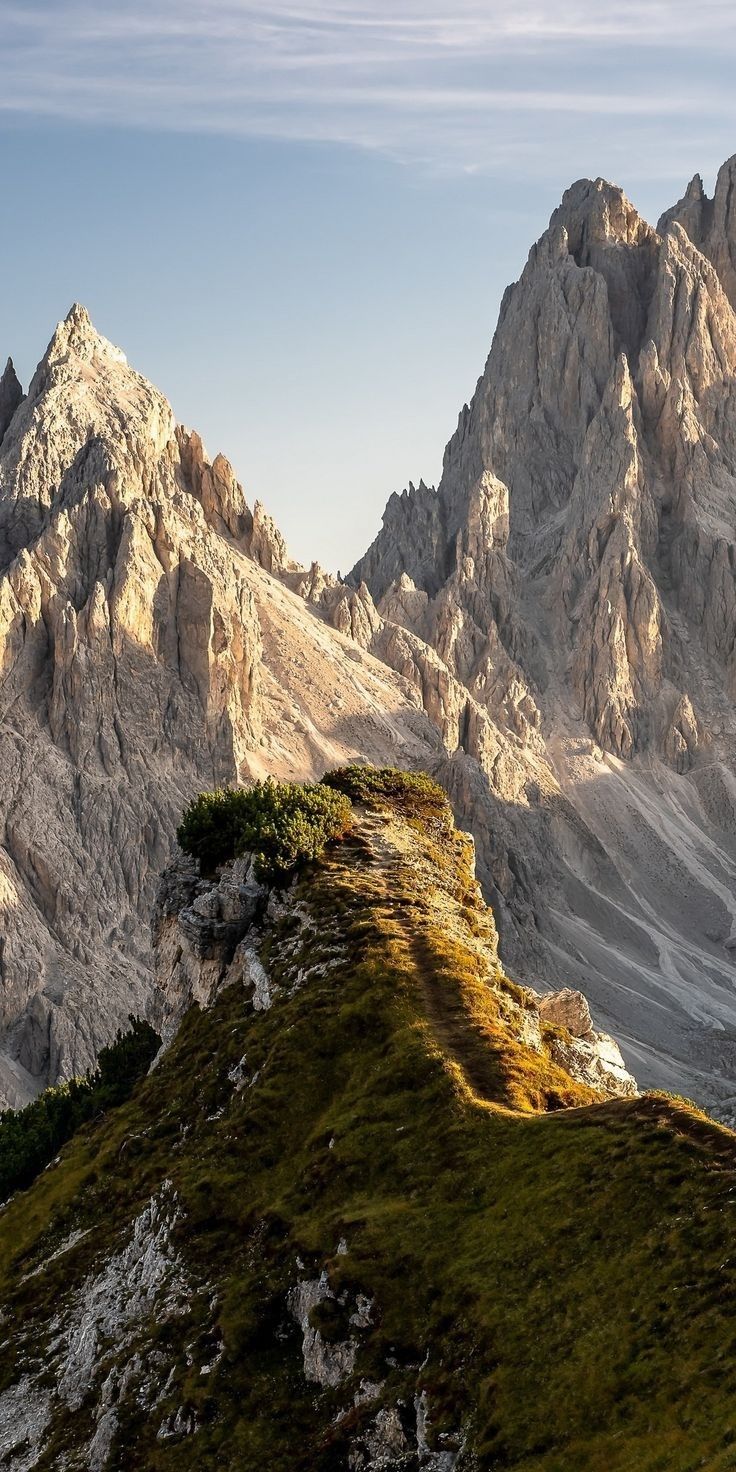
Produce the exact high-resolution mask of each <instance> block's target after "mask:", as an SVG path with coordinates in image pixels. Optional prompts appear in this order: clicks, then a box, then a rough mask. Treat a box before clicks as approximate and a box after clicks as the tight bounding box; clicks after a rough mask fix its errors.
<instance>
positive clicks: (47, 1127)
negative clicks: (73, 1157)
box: [0, 1017, 161, 1201]
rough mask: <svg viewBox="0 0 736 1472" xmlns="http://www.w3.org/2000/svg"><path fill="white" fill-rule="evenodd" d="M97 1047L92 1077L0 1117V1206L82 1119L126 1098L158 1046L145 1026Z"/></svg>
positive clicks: (135, 1022)
mask: <svg viewBox="0 0 736 1472" xmlns="http://www.w3.org/2000/svg"><path fill="white" fill-rule="evenodd" d="M129 1020H130V1023H131V1028H130V1031H129V1032H127V1033H118V1035H117V1038H116V1039H115V1042H114V1043H111V1044H110V1046H109V1047H108V1048H103V1049H102V1052H101V1053H100V1057H99V1061H98V1065H97V1068H96V1069H95V1071H94V1073H90V1074H87V1075H86V1077H84V1078H73V1079H70V1080H69V1082H68V1083H63V1084H57V1085H56V1087H55V1088H51V1089H45V1090H44V1092H43V1093H42V1094H39V1096H38V1098H37V1099H34V1100H33V1102H32V1103H31V1104H27V1105H26V1107H25V1108H24V1109H19V1110H17V1111H13V1110H12V1109H7V1110H4V1111H3V1112H2V1113H1V1114H0V1201H6V1200H7V1198H8V1196H11V1195H12V1194H13V1192H14V1191H18V1190H22V1189H23V1188H24V1187H26V1186H30V1185H31V1183H32V1181H34V1180H35V1179H36V1176H37V1175H39V1173H40V1172H41V1171H42V1170H43V1169H44V1167H45V1166H47V1165H48V1164H49V1162H50V1161H51V1160H53V1158H54V1156H55V1155H56V1154H58V1152H59V1150H60V1149H61V1147H62V1145H65V1144H66V1142H67V1140H70V1139H71V1137H72V1135H73V1134H74V1132H75V1130H77V1129H78V1128H79V1126H80V1125H82V1124H84V1123H85V1121H86V1120H88V1119H93V1118H94V1117H95V1116H96V1115H98V1114H100V1113H102V1112H103V1111H104V1110H106V1109H112V1108H113V1107H114V1106H115V1105H116V1104H122V1103H124V1101H125V1100H126V1099H128V1098H129V1097H130V1095H131V1093H132V1091H133V1088H134V1086H135V1084H136V1083H137V1082H138V1079H140V1078H142V1077H143V1075H144V1074H145V1073H147V1072H148V1069H149V1068H150V1066H151V1063H152V1062H153V1059H154V1057H155V1055H156V1053H157V1052H158V1049H159V1047H160V1046H161V1039H160V1037H159V1036H158V1034H157V1033H156V1032H154V1030H153V1028H152V1027H149V1025H148V1023H147V1022H143V1021H141V1019H140V1018H134V1017H131V1018H130V1019H129Z"/></svg>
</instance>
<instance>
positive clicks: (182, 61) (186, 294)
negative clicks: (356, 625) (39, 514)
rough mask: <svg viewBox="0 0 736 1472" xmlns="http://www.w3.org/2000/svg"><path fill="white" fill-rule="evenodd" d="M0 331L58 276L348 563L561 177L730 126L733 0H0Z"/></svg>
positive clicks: (627, 182)
mask: <svg viewBox="0 0 736 1472" xmlns="http://www.w3.org/2000/svg"><path fill="white" fill-rule="evenodd" d="M0 37H2V45H1V47H0V148H1V150H2V152H1V154H0V159H1V163H0V183H1V187H2V195H1V198H2V209H3V216H2V229H1V230H0V354H3V355H5V354H12V356H13V358H14V361H15V363H16V366H17V368H18V371H19V373H20V375H21V377H22V378H23V380H24V381H25V382H27V381H28V379H29V377H30V375H31V373H32V371H33V368H34V367H35V364H36V362H37V360H38V359H39V358H40V357H41V356H42V354H43V351H44V349H45V346H46V343H47V342H48V340H49V338H50V337H51V334H52V331H53V328H54V325H55V323H56V322H57V320H58V319H59V318H60V317H62V316H64V315H65V314H66V311H67V310H68V308H69V306H70V305H71V303H72V302H73V301H75V300H79V301H82V302H83V303H84V304H85V306H87V308H88V310H89V311H90V313H91V315H92V318H93V320H94V322H95V324H96V326H97V327H98V329H99V330H100V331H101V332H102V333H104V335H105V336H106V337H109V338H111V339H112V340H113V341H114V342H116V343H118V344H119V345H120V346H121V347H123V348H124V350H125V352H126V353H127V355H128V358H129V360H130V361H131V362H132V363H133V364H134V366H135V367H136V368H138V369H139V370H140V371H141V372H142V373H145V374H146V376H147V377H149V378H151V379H152V380H153V381H154V382H155V383H156V384H157V385H158V387H159V388H161V389H162V390H163V392H164V393H166V395H167V397H168V398H169V399H170V400H171V402H172V405H173V408H174V412H175V414H176V415H177V418H178V419H180V420H181V421H183V422H184V423H185V424H188V425H190V426H192V427H194V428H196V429H198V430H199V432H200V434H201V435H202V437H203V439H204V441H205V444H206V446H207V448H208V450H209V452H210V453H211V454H212V455H214V454H215V453H216V452H217V451H218V450H221V451H222V452H223V453H224V454H226V455H227V456H228V458H229V459H230V460H231V461H232V463H233V465H234V467H235V470H236V472H237V474H238V476H239V478H240V479H241V480H242V482H243V484H244V486H245V489H246V494H247V496H248V498H249V500H250V501H251V502H252V501H253V500H255V499H256V498H260V499H261V500H262V501H263V502H264V503H265V504H266V506H267V507H268V509H269V511H271V513H272V514H273V515H274V516H275V518H276V520H277V522H278V524H279V525H280V527H281V529H282V531H283V532H284V535H285V536H286V539H287V541H288V543H289V545H290V547H291V550H292V552H293V553H294V554H295V555H296V556H297V557H299V558H300V559H301V560H302V561H305V562H310V561H311V560H312V559H313V558H317V559H318V560H319V561H320V562H321V563H322V564H323V566H325V567H327V568H329V569H331V570H333V571H335V570H338V569H340V570H342V571H343V572H346V571H347V570H348V569H349V567H350V566H352V563H353V562H354V561H355V560H356V558H357V557H358V556H359V555H360V554H361V553H362V552H363V551H364V550H365V548H366V546H367V545H368V543H369V542H370V541H371V540H372V538H373V536H374V535H375V533H376V531H377V529H378V526H379V524H380V519H381V514H382V511H383V508H384V505H385V502H386V500H387V498H388V496H389V495H390V494H391V492H392V491H400V490H401V489H402V488H403V487H404V486H405V485H406V484H407V483H408V481H409V480H410V479H411V480H414V481H415V482H416V481H418V480H419V479H420V478H422V477H423V478H424V479H425V480H426V481H427V482H428V483H430V484H432V483H436V481H437V480H438V478H439V474H440V471H441V464H442V451H443V448H444V445H445V443H446V441H447V439H448V438H449V436H450V434H451V432H452V430H453V428H454V426H455V423H456V420H457V415H458V412H459V410H460V409H461V407H462V404H463V403H464V401H466V400H467V399H469V397H470V396H471V394H472V392H473V388H474V386H475V382H476V379H477V378H478V376H479V374H480V373H481V371H482V368H483V364H484V361H485V358H486V356H487V353H488V350H489V348H490V345H491V339H492V335H493V329H494V325H495V321H496V317H497V313H498V307H499V303H500V299H501V295H502V292H503V290H504V287H505V286H506V285H507V283H508V282H509V281H512V280H514V279H516V278H517V277H518V275H519V274H520V272H521V270H522V268H523V265H524V261H525V259H526V256H527V253H528V250H529V247H530V246H531V244H532V242H533V241H534V240H535V239H536V238H537V237H538V236H539V235H540V234H541V232H542V230H543V229H544V228H545V226H546V223H547V220H548V218H549V215H550V213H551V211H552V210H553V208H554V207H555V205H556V203H557V202H558V200H559V198H560V196H561V194H562V192H563V191H564V189H565V188H566V187H567V186H568V185H569V184H570V183H572V182H573V181H574V180H575V179H578V178H581V177H583V176H590V177H596V176H597V175H603V176H604V177H606V178H609V179H614V180H615V181H616V182H617V183H619V184H621V185H622V186H623V187H624V188H625V190H626V192H627V194H628V195H629V196H630V198H632V199H633V201H634V203H635V204H636V205H637V206H638V207H639V209H640V210H641V211H642V213H643V214H644V215H645V216H646V217H647V218H648V219H650V220H652V222H654V223H656V219H657V217H658V215H659V214H660V213H661V211H662V210H663V209H664V208H665V207H666V206H667V205H668V204H670V203H673V202H674V200H675V199H677V198H678V197H679V195H680V194H681V193H682V192H683V189H684V186H685V184H686V183H687V181H688V179H689V178H690V177H691V176H692V174H693V173H695V172H696V170H697V171H700V172H701V173H702V175H703V177H704V180H705V183H706V187H708V188H709V189H711V190H712V186H713V182H714V179H715V174H716V171H717V169H718V167H719V165H720V164H721V163H722V162H723V161H724V160H725V159H726V158H728V157H729V156H730V155H731V154H733V153H734V152H736V100H735V97H736V94H735V93H734V88H733V74H734V63H735V61H736V6H734V5H733V3H732V0H700V3H699V4H698V5H697V6H696V5H694V4H693V3H692V0H636V3H631V0H608V3H606V4H601V3H600V0H588V3H587V4H583V3H577V0H554V3H552V0H536V3H533V0H506V3H504V4H501V3H498V0H322V3H320V0H264V3H262V4H254V3H250V0H114V3H113V0H94V3H92V0H86V3H85V0H20V3H15V0H0Z"/></svg>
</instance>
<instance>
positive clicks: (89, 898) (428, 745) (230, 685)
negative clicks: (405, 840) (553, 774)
mask: <svg viewBox="0 0 736 1472" xmlns="http://www.w3.org/2000/svg"><path fill="white" fill-rule="evenodd" d="M0 430H1V431H2V437H1V441H0V764H1V766H2V772H3V781H2V786H1V788H0V820H1V828H0V831H1V835H2V849H0V931H1V933H2V945H1V947H0V983H1V985H0V1101H2V1099H3V1098H5V1099H7V1100H8V1101H9V1102H10V1103H13V1104H14V1103H18V1102H21V1101H22V1100H23V1099H24V1098H26V1097H28V1095H29V1094H31V1093H32V1092H33V1091H34V1090H35V1089H36V1088H38V1087H39V1086H40V1085H43V1084H45V1083H46V1082H47V1081H53V1080H55V1079H57V1078H58V1077H60V1076H61V1077H63V1076H67V1075H69V1074H71V1073H74V1072H80V1071H83V1070H84V1069H86V1068H88V1067H89V1066H90V1065H91V1064H92V1063H93V1061H94V1058H95V1055H96V1052H97V1051H98V1049H99V1047H100V1046H101V1045H102V1044H103V1043H104V1042H106V1041H107V1040H109V1038H110V1037H111V1035H113V1034H114V1032H115V1030H116V1028H117V1027H118V1026H120V1025H121V1024H125V1022H126V1019H127V1017H128V1014H129V1013H130V1012H131V1011H133V1012H137V1013H139V1012H145V1011H146V1010H147V1008H148V1007H149V1005H150V1001H151V996H152V977H151V962H150V941H149V934H148V915H149V913H150V909H151V904H152V900H153V894H154V889H155V883H156V880H157V877H158V874H159V873H160V871H161V869H162V868H163V866H164V864H165V862H166V860H167V857H168V853H169V845H170V840H171V836H172V833H173V830H174V827H175V825H176V822H177V821H178V818H179V815H180V813H181V809H182V806H183V804H184V802H185V801H186V800H187V798H188V797H189V796H190V795H191V794H192V792H193V791H196V790H199V789H201V788H203V787H211V786H213V785H217V784H222V783H228V782H235V781H238V780H240V779H246V778H247V777H248V776H249V775H251V774H261V773H265V772H267V771H268V772H272V773H274V774H276V775H278V774H283V775H289V776H292V775H296V776H301V777H303V776H307V775H309V774H310V772H311V773H314V772H321V771H322V770H323V769H324V767H325V766H326V765H328V764H330V763H332V764H334V763H335V762H339V761H340V760H342V759H343V758H344V756H345V755H346V754H352V755H357V754H361V755H362V754H364V753H367V754H371V753H373V755H374V758H375V759H376V760H379V761H380V760H388V759H394V758H396V757H397V756H398V757H399V758H400V759H401V760H405V761H406V762H407V763H409V764H420V765H431V763H432V761H433V760H434V759H435V757H436V754H437V751H438V749H439V747H440V740H439V737H438V736H437V734H436V732H435V731H434V728H433V727H432V725H431V724H430V722H429V721H428V720H427V718H426V717H425V716H424V715H423V713H422V711H421V703H420V701H419V698H418V697H417V695H416V694H415V693H414V692H413V691H410V690H409V687H408V686H407V685H406V683H405V682H404V681H402V680H401V679H399V678H398V677H396V676H394V675H393V674H391V673H390V672H389V671H388V670H386V669H385V668H384V667H383V666H380V665H379V664H378V663H377V662H376V661H375V660H374V659H372V658H370V657H369V656H368V655H363V654H362V653H357V654H356V652H355V650H354V649H353V648H351V656H350V658H347V657H346V654H345V647H346V646H345V641H344V639H343V637H342V636H341V635H340V634H339V633H337V632H333V630H332V629H331V628H330V627H329V626H327V625H326V624H325V622H324V621H323V620H322V619H321V618H319V617H318V616H316V615H315V614H314V613H313V612H312V611H310V610H309V609H307V608H306V607H305V604H304V602H303V601H302V599H301V598H300V597H298V596H297V595H296V594H295V593H292V592H291V591H289V589H288V588H286V587H284V586H283V582H275V581H274V579H273V577H272V576H271V573H272V572H273V571H277V572H278V573H279V575H280V576H281V577H282V579H288V576H289V575H291V574H293V577H292V581H298V576H297V572H296V570H295V569H294V566H293V564H291V563H290V561H289V559H288V554H287V553H286V548H285V546H284V544H283V540H282V538H281V537H280V535H279V533H278V532H277V530H276V528H275V527H274V526H273V523H272V522H271V520H270V518H269V517H268V516H267V514H266V513H265V512H264V511H263V508H261V507H259V506H258V505H257V504H256V506H255V507H253V508H252V509H251V508H250V507H249V506H248V505H247V504H246V500H245V497H244V494H243V490H242V487H241V486H240V485H239V483H238V481H237V479H236V477H235V475H234V473H233V471H232V469H231V467H230V465H229V464H228V462H227V461H226V460H225V459H224V458H223V457H222V456H218V457H216V459H215V460H214V461H212V462H210V461H209V460H208V458H207V456H206V454H205V451H204V449H203V446H202V443H201V440H200V439H199V437H198V436H197V435H196V434H194V433H190V432H189V431H187V430H185V429H183V428H182V427H181V426H177V425H176V424H175V421H174V417H173V414H172V411H171V408H170V406H169V404H168V403H167V401H166V400H165V399H164V397H163V396H162V395H161V394H160V393H159V392H158V391H157V390H156V389H154V388H153V387H152V386H151V385H150V384H149V383H147V382H146V380H145V379H143V378H141V377H140V375H139V374H137V373H136V372H134V370H133V369H132V368H130V367H129V366H128V364H127V362H126V360H125V357H124V355H123V354H122V352H120V350H119V349H117V348H115V347H113V346H112V345H111V344H110V343H107V342H106V341H105V340H104V339H103V338H101V337H100V336H99V334H98V333H97V332H96V331H95V330H94V328H93V326H92V324H91V322H90V320H89V318H88V316H87V314H86V312H85V311H84V310H83V309H82V308H80V307H75V308H73V309H72V311H71V312H70V314H69V316H68V317H67V319H66V321H65V322H63V323H62V324H60V326H59V327H58V329H57V331H56V333H55V334H54V337H53V338H52V341H51V343H50V345H49V348H48V350H47V352H46V354H45V356H44V358H43V359H42V361H41V363H40V365H39V367H38V370H37V372H36V374H35V376H34V378H33V381H32V383H31V385H30V388H29V390H28V393H27V395H26V396H25V397H23V395H22V393H21V391H20V387H19V385H18V384H17V380H16V379H15V376H14V373H13V371H12V368H8V369H7V370H6V372H5V375H4V377H3V379H2V383H1V384H0ZM301 576H302V583H303V584H304V583H305V580H306V574H302V575H301ZM313 581H314V579H313ZM323 581H324V580H323ZM300 591H303V587H301V588H300Z"/></svg>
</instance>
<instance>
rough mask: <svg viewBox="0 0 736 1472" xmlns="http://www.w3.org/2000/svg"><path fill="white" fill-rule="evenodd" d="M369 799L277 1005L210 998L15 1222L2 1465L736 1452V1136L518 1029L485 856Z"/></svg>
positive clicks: (649, 1461)
mask: <svg viewBox="0 0 736 1472" xmlns="http://www.w3.org/2000/svg"><path fill="white" fill-rule="evenodd" d="M355 781H357V779H355V778H354V777H349V778H347V779H345V778H343V779H341V784H340V785H342V786H343V788H345V787H347V788H348V795H349V796H351V797H352V798H353V799H354V800H360V802H361V805H360V806H359V807H356V808H355V812H354V819H353V825H352V828H351V829H350V831H349V832H348V834H347V836H346V837H345V838H344V839H343V840H342V841H341V842H340V843H338V844H336V845H334V846H333V847H331V848H328V849H327V850H326V851H325V853H324V854H323V855H322V857H321V859H320V860H319V861H318V862H317V863H316V864H315V865H313V867H312V868H311V869H309V870H308V871H305V872H303V874H302V876H301V878H300V879H299V880H298V881H297V883H296V884H295V885H294V886H293V887H292V888H289V889H288V890H287V891H285V893H284V895H283V897H282V898H281V899H280V900H278V901H277V902H276V903H272V905H271V907H270V911H269V917H268V919H267V920H266V922H265V924H264V928H263V934H262V937H261V939H260V943H259V954H260V960H261V963H262V964H263V966H264V968H265V971H266V973H267V976H268V981H269V985H268V992H269V996H270V999H271V1002H272V1005H270V1006H268V1007H266V1008H262V1009H261V1010H255V1009H254V1007H253V1006H252V1004H251V999H250V994H249V992H248V991H247V990H246V989H244V987H243V985H242V984H240V983H239V982H237V981H232V982H231V984H230V985H226V986H224V987H223V988H222V989H221V990H220V992H219V995H218V997H217V999H216V1001H215V1003H214V1005H213V1006H212V1007H211V1009H210V1010H208V1011H205V1012H202V1011H199V1010H198V1009H197V1008H193V1009H192V1010H191V1011H190V1012H189V1014H188V1015H187V1017H186V1019H185V1021H184V1024H183V1026H182V1028H181V1030H180V1032H179V1034H178V1036H177V1038H176V1040H175V1042H174V1044H173V1045H172V1047H171V1049H170V1051H169V1052H168V1053H167V1054H166V1055H165V1057H164V1058H163V1060H162V1061H161V1062H160V1063H159V1065H158V1066H157V1067H156V1068H155V1069H154V1071H153V1073H152V1074H151V1075H150V1076H149V1078H147V1079H146V1080H145V1081H144V1083H143V1084H142V1085H140V1086H139V1088H138V1089H137V1091H136V1093H135V1094H134V1096H133V1098H132V1099H131V1100H130V1101H129V1102H127V1103H126V1104H124V1105H123V1106H122V1107H120V1108H119V1109H118V1110H115V1111H113V1112H112V1113H111V1114H110V1115H108V1117H107V1118H106V1119H105V1120H104V1121H102V1122H101V1123H100V1124H99V1125H98V1126H86V1127H85V1128H84V1129H83V1130H82V1131H81V1132H80V1133H79V1134H78V1135H77V1136H76V1138H75V1139H74V1141H73V1142H72V1143H71V1144H70V1145H69V1146H68V1147H67V1148H66V1150H65V1151H64V1153H63V1155H62V1158H61V1160H60V1162H59V1163H58V1164H57V1165H56V1166H54V1167H52V1168H51V1169H50V1170H48V1171H47V1172H45V1173H44V1175H43V1176H42V1177H41V1178H40V1179H39V1180H37V1181H36V1183H35V1184H34V1186H33V1187H32V1188H31V1190H29V1191H28V1192H27V1193H23V1194H21V1195H19V1196H17V1197H16V1198H15V1199H14V1200H13V1201H12V1202H11V1203H10V1204H9V1205H8V1206H7V1207H6V1208H5V1210H4V1211H3V1212H2V1213H0V1261H1V1262H2V1283H1V1285H0V1296H1V1300H2V1313H3V1319H2V1333H3V1336H4V1344H3V1350H2V1356H1V1357H0V1366H1V1369H0V1374H1V1377H2V1378H1V1379H0V1465H7V1466H8V1467H9V1468H12V1469H14V1472H22V1469H25V1468H31V1467H39V1468H49V1469H50V1468H56V1467H61V1466H64V1467H69V1468H90V1469H92V1472H94V1469H95V1468H102V1467H105V1466H108V1467H115V1468H123V1467H124V1468H126V1469H135V1468H151V1469H154V1468H155V1469H162V1472H164V1469H174V1468H175V1469H177V1472H178V1469H190V1468H191V1469H196V1472H208V1469H232V1472H262V1469H266V1468H268V1469H269V1472H287V1469H288V1472H299V1469H305V1472H306V1469H317V1472H327V1469H338V1468H340V1469H342V1468H354V1469H357V1472H359V1469H361V1468H364V1469H368V1468H379V1467H380V1468H384V1469H391V1468H394V1469H399V1468H418V1467H426V1468H432V1469H434V1472H451V1469H452V1468H453V1467H455V1468H457V1469H458V1472H460V1469H463V1468H488V1469H491V1468H494V1469H495V1468H499V1469H512V1468H513V1469H519V1472H521V1469H523V1472H624V1469H626V1472H690V1469H694V1468H696V1467H697V1468H700V1467H707V1468H709V1469H713V1472H716V1469H725V1468H730V1467H733V1466H735V1465H736V1409H735V1407H736V1354H735V1351H736V1322H734V1316H733V1290H734V1279H735V1277H736V1251H734V1247H733V1242H732V1238H733V1234H734V1226H733V1211H734V1205H733V1203H734V1201H736V1195H735V1194H734V1193H735V1192H736V1177H735V1176H734V1166H735V1164H736V1150H735V1148H734V1147H735V1146H736V1140H734V1137H733V1136H732V1135H730V1134H729V1133H728V1132H726V1131H724V1130H721V1129H719V1128H717V1127H716V1126H713V1125H711V1124H710V1123H709V1122H707V1121H706V1120H704V1119H703V1118H702V1116H699V1115H697V1114H696V1113H695V1112H694V1111H693V1112H691V1111H689V1110H687V1109H685V1108H682V1107H677V1106H675V1105H674V1104H673V1103H672V1102H670V1101H667V1100H665V1099H660V1098H644V1099H641V1100H632V1101H629V1100H622V1101H613V1102H610V1101H609V1102H600V1101H598V1100H597V1099H596V1096H595V1095H593V1094H592V1092H591V1091H590V1090H589V1089H587V1088H585V1087H583V1086H582V1085H580V1084H577V1083H575V1082H574V1081H573V1080H571V1079H570V1078H569V1077H568V1076H567V1075H566V1074H565V1073H564V1072H563V1071H562V1070H561V1069H559V1068H558V1067H557V1066H556V1065H555V1064H554V1063H553V1062H552V1061H551V1058H550V1056H549V1053H548V1051H547V1049H546V1048H545V1047H542V1049H541V1051H534V1049H533V1048H531V1047H529V1046H526V1045H525V1044H524V1043H523V1042H521V1041H519V1036H520V1029H519V1019H520V1017H522V1016H523V1013H524V1009H525V997H524V994H523V993H521V992H519V991H518V989H516V988H513V987H512V986H511V984H510V983H508V982H506V981H505V979H504V978H503V976H502V974H501V972H500V969H499V968H498V966H497V963H496V962H495V960H494V957H495V935H494V931H493V921H492V917H491V916H490V914H489V912H488V911H487V910H486V909H485V907H484V906H483V904H482V902H481V900H480V897H479V893H478V889H477V886H476V884H475V882H474V880H473V878H472V873H471V868H470V850H469V845H468V842H467V840H465V839H464V838H462V837H461V836H459V835H457V834H455V833H454V831H453V830H452V827H451V824H450V822H449V818H448V814H447V810H446V808H445V807H444V804H443V803H442V802H441V801H440V800H439V799H438V798H437V797H436V796H434V795H433V793H432V791H431V789H430V788H428V787H427V786H426V785H423V784H422V783H421V782H420V783H418V784H411V783H409V784H406V783H396V784H394V790H392V791H391V790H388V791H387V788H386V784H385V783H384V784H381V783H375V784H374V785H373V790H369V788H367V787H366V785H365V781H363V782H362V785H361V786H360V787H359V788H356V787H355V786H354V785H353V786H351V784H354V783H355ZM389 786H390V785H389ZM233 974H234V973H233ZM251 974H252V972H251ZM522 1032H523V1029H522ZM14 1438H15V1439H14ZM3 1451H4V1452H5V1454H6V1457H7V1458H8V1460H7V1463H3V1462H2V1452H3Z"/></svg>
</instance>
